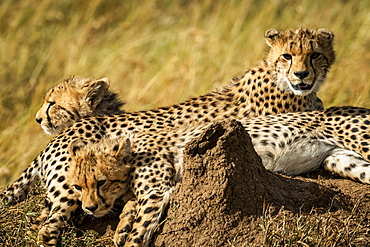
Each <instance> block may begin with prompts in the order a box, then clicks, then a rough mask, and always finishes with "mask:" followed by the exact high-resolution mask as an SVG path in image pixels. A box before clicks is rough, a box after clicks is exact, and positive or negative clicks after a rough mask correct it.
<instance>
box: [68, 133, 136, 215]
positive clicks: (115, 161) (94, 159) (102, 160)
mask: <svg viewBox="0 0 370 247" xmlns="http://www.w3.org/2000/svg"><path fill="white" fill-rule="evenodd" d="M69 150H70V153H71V155H72V160H71V163H70V168H69V171H68V174H69V177H68V183H69V184H70V185H72V187H73V188H74V191H75V193H76V195H77V197H78V199H79V200H80V201H81V203H82V209H83V210H84V211H85V212H86V213H87V214H89V215H92V216H95V217H102V216H104V215H106V214H108V213H109V212H110V211H111V210H112V208H113V205H114V202H115V201H116V200H117V199H120V198H122V197H123V196H124V194H126V193H128V192H129V177H130V165H128V161H129V159H130V157H131V144H130V141H129V139H126V138H124V139H113V140H110V139H103V140H102V141H100V142H98V143H93V144H91V143H89V144H85V143H84V142H83V141H82V140H79V139H78V140H75V141H74V142H72V143H71V144H70V147H69Z"/></svg>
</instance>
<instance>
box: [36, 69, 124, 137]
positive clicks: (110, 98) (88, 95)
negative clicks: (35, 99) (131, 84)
mask: <svg viewBox="0 0 370 247" xmlns="http://www.w3.org/2000/svg"><path fill="white" fill-rule="evenodd" d="M108 89H109V80H108V79H107V78H102V79H98V80H96V79H93V78H83V77H77V76H73V77H71V78H68V79H66V80H64V81H63V82H61V83H59V84H58V85H57V86H55V87H53V88H51V89H50V90H49V91H48V92H47V93H46V96H45V98H44V103H43V105H42V106H41V108H40V109H39V110H38V112H37V114H36V121H37V122H38V123H39V124H40V125H41V127H42V128H43V130H44V131H45V133H46V134H49V135H54V134H58V133H60V132H61V131H62V130H64V129H65V128H67V127H69V126H70V125H72V124H73V123H74V122H76V121H77V120H79V119H80V118H83V117H86V116H97V115H107V114H114V113H122V112H123V111H122V110H121V107H122V105H123V103H122V101H121V100H119V99H118V97H117V94H116V93H112V92H111V91H109V90H108Z"/></svg>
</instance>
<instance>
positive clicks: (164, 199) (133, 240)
mask: <svg viewBox="0 0 370 247" xmlns="http://www.w3.org/2000/svg"><path fill="white" fill-rule="evenodd" d="M170 194H171V191H169V190H167V191H165V192H161V191H152V192H151V193H149V194H147V195H144V196H140V198H139V200H138V205H137V212H138V213H137V215H136V217H135V220H134V224H133V226H132V230H131V233H130V234H129V236H128V238H127V241H126V244H125V245H124V246H127V247H128V246H131V247H132V246H135V247H139V246H148V244H149V241H150V238H151V236H152V234H153V232H154V230H155V228H156V227H157V225H158V224H159V221H160V219H161V217H162V215H163V212H164V210H165V208H166V206H167V204H168V201H169V197H170Z"/></svg>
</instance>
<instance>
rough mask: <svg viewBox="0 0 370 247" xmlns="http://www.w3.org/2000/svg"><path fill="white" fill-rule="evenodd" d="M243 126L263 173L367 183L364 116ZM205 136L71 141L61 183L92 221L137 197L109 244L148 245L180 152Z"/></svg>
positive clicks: (271, 119) (369, 166)
mask: <svg viewBox="0 0 370 247" xmlns="http://www.w3.org/2000/svg"><path fill="white" fill-rule="evenodd" d="M241 123H242V124H243V126H244V128H245V129H246V130H247V131H248V133H249V134H250V136H251V137H252V143H253V146H254V147H255V150H256V151H257V153H258V154H259V155H260V156H261V158H262V162H263V165H264V166H265V167H266V168H267V169H269V170H272V171H279V172H283V173H287V174H302V173H306V172H309V171H312V170H315V169H317V168H318V167H320V166H321V165H323V166H324V167H325V169H327V170H329V171H332V172H335V173H337V174H339V175H341V176H344V177H349V178H352V179H355V180H358V181H361V182H363V183H370V151H369V150H370V143H369V140H370V135H369V134H368V133H369V131H368V130H369V129H370V110H368V109H363V108H355V107H333V108H330V109H327V110H325V111H314V112H305V113H290V114H280V115H277V116H267V117H259V118H253V119H246V120H243V121H241ZM204 129H205V128H204V127H202V128H199V129H196V130H194V131H191V132H184V133H183V135H181V136H177V135H174V134H171V133H166V132H158V133H145V132H140V133H137V134H135V135H134V136H131V137H130V138H129V139H127V138H126V137H125V136H123V135H121V137H119V138H120V140H121V141H119V139H116V137H114V138H113V137H112V138H110V139H105V138H104V139H102V140H101V141H100V142H98V143H94V144H84V143H83V141H81V140H78V139H77V140H75V141H72V142H71V145H70V149H71V153H72V160H71V163H70V171H69V172H68V173H65V174H66V175H65V176H66V177H67V178H68V179H67V183H66V184H68V187H71V186H72V187H73V188H74V191H75V196H77V198H78V200H79V201H81V202H82V208H83V210H84V211H85V212H86V213H88V214H90V215H94V216H96V217H100V216H103V215H105V214H107V213H108V212H109V211H110V210H111V208H112V206H113V203H114V201H116V200H118V199H120V198H121V197H122V196H123V195H124V194H126V193H128V192H132V193H133V194H134V195H135V197H134V198H132V199H131V200H129V201H128V202H127V204H126V205H125V207H124V209H123V211H122V214H121V216H120V222H119V225H118V227H117V229H116V233H115V236H114V242H115V244H116V245H117V246H147V245H148V243H149V240H150V237H151V235H152V233H153V231H154V229H155V227H156V226H157V225H158V223H159V221H160V218H161V215H162V214H163V211H164V209H165V207H166V205H167V203H168V201H169V197H170V194H171V191H172V189H173V187H174V185H175V184H176V182H177V181H178V180H180V178H181V166H182V160H183V148H184V146H185V145H186V143H187V142H188V141H190V140H191V139H192V138H193V137H196V136H199V135H200V134H201V133H202V131H204ZM59 189H61V187H60V186H59ZM66 210H68V209H67V208H66ZM69 210H70V208H69Z"/></svg>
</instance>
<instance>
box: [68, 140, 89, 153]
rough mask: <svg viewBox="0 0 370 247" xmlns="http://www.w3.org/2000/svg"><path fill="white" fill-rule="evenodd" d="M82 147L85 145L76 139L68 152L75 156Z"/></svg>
mask: <svg viewBox="0 0 370 247" xmlns="http://www.w3.org/2000/svg"><path fill="white" fill-rule="evenodd" d="M84 147H86V143H85V142H84V141H82V140H81V139H76V140H74V141H73V142H72V143H71V144H70V145H69V152H70V153H71V154H72V155H73V156H76V155H77V154H78V153H79V152H80V150H81V149H83V148H84Z"/></svg>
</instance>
